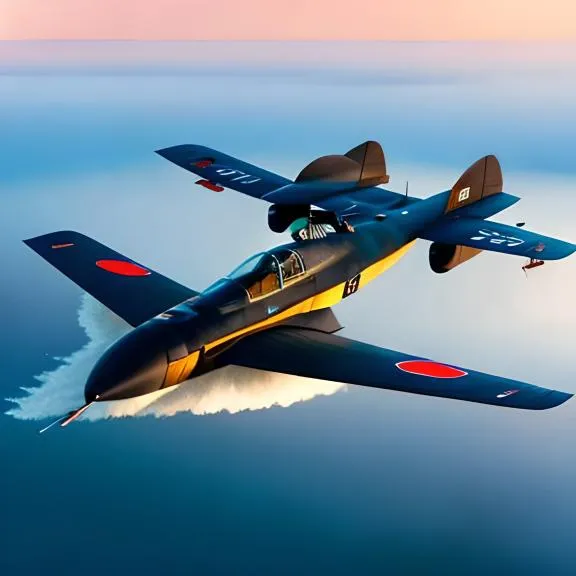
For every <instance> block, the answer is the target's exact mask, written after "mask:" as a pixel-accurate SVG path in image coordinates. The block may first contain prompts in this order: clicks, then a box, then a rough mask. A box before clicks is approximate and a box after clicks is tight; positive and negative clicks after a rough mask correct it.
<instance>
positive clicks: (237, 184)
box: [156, 144, 416, 224]
mask: <svg viewBox="0 0 576 576" xmlns="http://www.w3.org/2000/svg"><path fill="white" fill-rule="evenodd" d="M363 146H364V145H361V146H360V147H357V148H355V149H353V150H350V152H348V154H351V155H352V156H353V155H354V153H355V152H356V150H358V149H360V148H362V149H363ZM156 153H157V154H159V155H160V156H162V157H163V158H166V159H167V160H170V162H173V163H174V164H176V165H177V166H180V167H181V168H184V169H185V170H187V171H188V172H192V173H193V174H196V175H197V176H198V177H199V179H198V180H197V181H196V184H199V185H201V186H203V187H204V188H207V189H208V190H212V191H215V192H221V191H223V190H224V187H226V188H230V189H232V190H235V191H236V192H241V193H242V194H246V195H248V196H252V197H253V198H258V199H262V200H265V201H267V202H271V203H280V204H284V203H286V204H313V205H315V206H319V207H320V208H323V209H325V210H330V211H334V212H336V213H337V214H339V215H341V216H344V217H346V218H347V219H348V220H349V221H350V222H351V223H353V224H356V223H357V222H360V221H362V220H364V219H366V218H371V217H373V216H374V215H375V214H377V213H378V212H382V211H384V210H389V209H392V208H394V207H397V206H399V205H402V204H403V203H404V202H405V201H406V196H404V195H403V194H398V193H397V192H391V191H390V190H385V189H383V188H376V187H372V186H368V187H366V188H357V186H356V184H353V185H352V188H351V184H350V182H344V183H342V182H337V181H328V182H326V181H321V180H319V181H311V182H292V180H289V179H288V178H284V177H283V176H280V175H278V174H275V173H274V172H270V171H268V170H265V169H264V168H260V167H259V166H254V165H253V164H249V163H248V162H244V161H243V160H239V159H238V158H234V157H233V156H229V155H228V154H224V153H223V152H219V151H218V150H214V149H213V148H208V147H207V146H199V145H196V144H181V145H178V146H171V147H169V148H164V149H162V150H156ZM319 160H322V159H319ZM348 160H350V158H348ZM317 162H318V161H316V162H313V163H312V164H316V163H317ZM382 162H383V159H382ZM353 164H354V163H353ZM310 166H311V165H310ZM310 166H308V167H307V168H305V169H304V170H303V172H306V171H307V170H309V169H310ZM358 166H359V167H360V164H358ZM384 172H385V167H384ZM368 174H369V175H372V172H369V173H368ZM411 201H416V199H411Z"/></svg>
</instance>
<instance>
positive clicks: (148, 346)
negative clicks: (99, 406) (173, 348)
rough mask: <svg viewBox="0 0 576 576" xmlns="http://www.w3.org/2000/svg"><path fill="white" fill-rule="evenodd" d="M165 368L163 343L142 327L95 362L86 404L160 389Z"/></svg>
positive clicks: (86, 390) (166, 364)
mask: <svg viewBox="0 0 576 576" xmlns="http://www.w3.org/2000/svg"><path fill="white" fill-rule="evenodd" d="M167 369H168V354H167V350H166V344H165V342H164V341H163V340H162V338H161V334H159V333H158V332H157V331H155V330H153V329H150V328H147V327H141V328H136V329H135V330H133V331H132V332H130V333H128V334H126V336H124V337H122V338H120V340H118V341H117V342H116V343H114V344H113V345H112V346H111V347H110V348H108V350H107V351H106V352H105V353H104V354H103V355H102V357H101V358H100V360H98V362H97V363H96V365H95V366H94V368H93V369H92V372H91V373H90V376H89V377H88V381H87V382H86V387H85V389H84V397H85V398H86V402H87V403H88V402H94V401H96V400H98V401H99V402H101V401H108V400H122V399H125V398H134V397H135V396H141V395H142V394H148V393H150V392H156V391H157V390H160V388H162V385H163V384H164V379H165V377H166V371H167Z"/></svg>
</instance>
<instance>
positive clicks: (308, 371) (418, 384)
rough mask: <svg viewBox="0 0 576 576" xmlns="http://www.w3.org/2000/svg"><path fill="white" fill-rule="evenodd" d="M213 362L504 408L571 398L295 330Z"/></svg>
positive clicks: (277, 332) (243, 343) (238, 347)
mask: <svg viewBox="0 0 576 576" xmlns="http://www.w3.org/2000/svg"><path fill="white" fill-rule="evenodd" d="M217 361H219V363H220V364H219V365H220V366H224V365H229V364H234V365H237V366H244V367H247V368H256V369H259V370H268V371H272V372H280V373H283V374H292V375H294V376H304V377H307V378H317V379H320V380H330V381H334V382H343V383H346V384H357V385H360V386H370V387H373V388H382V389H385V390H398V391H401V392H411V393H413V394H424V395H427V396H440V397H443V398H453V399H456V400H465V401H468V402H479V403H481V404H492V405H495V406H504V407H508V408H524V409H528V410H546V409H548V408H553V407H555V406H558V405H560V404H562V403H563V402H566V400H568V399H569V398H571V397H572V394H567V393H565V392H558V391H556V390H549V389H547V388H541V387H539V386H534V385H532V384H526V383H524V382H518V381H516V380H510V379H508V378H500V377H498V376H491V375H490V374H484V373H482V372H476V371H474V370H467V369H463V368H458V367H455V366H449V365H446V364H439V363H437V362H433V361H430V360H424V359H422V358H418V357H416V356H409V355H408V354H403V353H401V352H395V351H393V350H387V349H385V348H379V347H377V346H372V345H370V344H365V343H363V342H357V341H355V340H350V339H347V338H342V337H341V336H337V335H335V334H326V333H324V332H319V331H316V330H306V329H299V328H288V327H286V328H284V327H281V328H272V329H270V330H267V331H264V332H259V333H257V334H254V335H252V336H248V337H246V338H244V339H242V340H240V341H239V342H238V343H236V344H235V345H234V346H232V347H231V348H229V349H228V350H226V351H225V352H223V353H222V354H221V355H220V356H219V357H218V360H217Z"/></svg>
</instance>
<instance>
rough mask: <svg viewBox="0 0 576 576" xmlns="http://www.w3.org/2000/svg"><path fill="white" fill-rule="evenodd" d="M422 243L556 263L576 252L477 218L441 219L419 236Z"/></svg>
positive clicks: (574, 247)
mask: <svg viewBox="0 0 576 576" xmlns="http://www.w3.org/2000/svg"><path fill="white" fill-rule="evenodd" d="M420 237H421V238H424V239H425V240H432V241H433V242H441V243H443V244H459V245H462V246H470V247H471V248H479V249H481V250H490V251H492V252H503V253H504V254H514V255H516V256H524V257H526V258H535V259H539V260H559V259H560V258H565V257H566V256H570V254H572V253H573V252H574V251H576V244H571V243H570V242H564V241H562V240H557V239H556V238H550V237H549V236H543V235H542V234H536V233H535V232H530V231H529V230H524V229H523V228H518V227H517V226H508V225H506V224H500V223H499V222H490V221H489V220H480V219H478V218H467V217H460V218H449V217H447V218H444V219H442V220H441V221H440V222H439V223H437V224H434V225H433V226H431V227H429V228H427V229H425V230H424V231H423V233H421V234H420Z"/></svg>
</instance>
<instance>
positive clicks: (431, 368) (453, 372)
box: [396, 360, 468, 378]
mask: <svg viewBox="0 0 576 576" xmlns="http://www.w3.org/2000/svg"><path fill="white" fill-rule="evenodd" d="M396 367H397V368H399V369H400V370H402V371H403V372H409V373H410V374H417V375H418V376H428V377H429V378H462V377H463V376H467V375H468V372H464V370H460V368H454V367H453V366H447V365H446V364H439V363H438V362H433V361H432V360H405V361H404V362H397V363H396Z"/></svg>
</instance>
